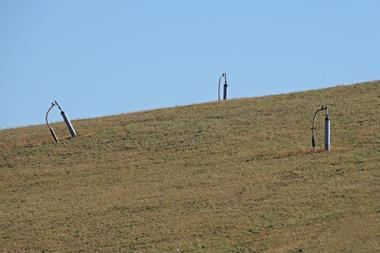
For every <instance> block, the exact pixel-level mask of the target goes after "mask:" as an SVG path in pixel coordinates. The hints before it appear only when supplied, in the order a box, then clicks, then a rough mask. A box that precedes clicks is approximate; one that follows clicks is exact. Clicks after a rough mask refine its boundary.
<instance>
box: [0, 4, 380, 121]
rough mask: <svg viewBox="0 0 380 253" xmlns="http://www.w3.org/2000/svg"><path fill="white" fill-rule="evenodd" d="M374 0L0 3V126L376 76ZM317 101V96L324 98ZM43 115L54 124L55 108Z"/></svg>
mask: <svg viewBox="0 0 380 253" xmlns="http://www.w3.org/2000/svg"><path fill="white" fill-rule="evenodd" d="M379 11H380V1H377V0H372V1H370V0H360V1H359V0H356V1H350V0H319V1H318V0H315V1H314V0H313V1H311V0H310V1H305V0H288V1H282V0H278V1H274V0H265V1H255V0H245V1H243V0H236V1H232V0H191V1H178V0H160V1H156V0H150V1H148V0H138V1H128V0H125V1H115V0H107V1H106V0H104V1H93V0H91V1H90V0H88V1H84V0H81V1H70V0H65V1H63V0H62V1H48V0H35V1H29V0H25V1H21V0H0V128H7V127H16V126H23V125H30V124H40V123H43V122H44V114H45V112H46V110H47V109H48V107H49V106H50V103H51V101H53V100H54V99H56V100H58V102H60V104H61V105H62V107H63V109H65V110H66V111H67V113H68V115H69V116H70V117H71V118H72V119H77V118H88V117H95V116H101V115H110V114H118V113H123V112H131V111H140V110H146V109H150V108H158V107H170V106H175V105H184V104H192V103H199V102H208V101H212V100H215V99H216V98H217V94H216V91H217V81H218V78H219V75H220V74H221V73H222V72H227V74H228V78H229V85H230V89H229V94H230V97H231V98H238V97H252V96H261V95H266V94H274V93H283V92H290V91H298V90H307V89H316V88H322V87H327V86H334V85H338V84H345V83H354V82H359V81H366V80H375V79H380V65H379V59H380V30H379V25H380V17H379ZM322 102H323V101H321V103H322ZM52 120H60V118H59V114H58V113H54V115H52Z"/></svg>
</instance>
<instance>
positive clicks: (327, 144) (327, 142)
mask: <svg viewBox="0 0 380 253" xmlns="http://www.w3.org/2000/svg"><path fill="white" fill-rule="evenodd" d="M321 111H325V112H326V116H325V151H330V149H331V144H330V116H329V109H328V108H327V106H323V105H322V106H321V108H320V109H318V110H317V111H316V112H315V113H314V116H313V123H312V127H311V146H312V148H313V149H314V148H315V146H316V128H315V119H316V117H317V114H318V113H319V112H321Z"/></svg>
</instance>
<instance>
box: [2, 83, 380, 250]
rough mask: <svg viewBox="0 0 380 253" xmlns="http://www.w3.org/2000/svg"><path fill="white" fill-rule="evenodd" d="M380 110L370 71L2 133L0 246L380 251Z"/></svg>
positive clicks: (379, 85) (379, 88) (378, 93)
mask: <svg viewBox="0 0 380 253" xmlns="http://www.w3.org/2000/svg"><path fill="white" fill-rule="evenodd" d="M320 104H328V105H329V106H330V113H331V120H332V122H331V123H332V126H331V127H332V128H331V129H332V138H331V139H332V145H333V148H334V149H333V152H330V153H326V152H315V151H312V150H311V149H310V148H309V145H310V143H309V142H310V120H311V117H312V115H313V113H314V111H315V110H316V109H317V108H318V107H319V106H320ZM379 115H380V82H373V83H366V84H360V85H353V86H342V87H335V88H331V89H325V90H317V91H309V92H302V93H294V94H285V95H279V96H269V97H261V98H253V99H239V100H230V101H227V102H222V103H208V104H201V105H195V106H185V107H175V108H170V109H163V110H154V111H147V112H140V113H133V114H124V115H117V116H112V117H104V118H96V119H89V120H78V121H74V126H75V127H76V130H77V132H78V137H77V138H75V139H65V137H67V136H68V134H67V133H66V129H65V128H64V126H63V124H55V125H54V127H55V128H56V132H57V134H58V135H59V137H61V138H63V140H62V141H61V142H60V143H59V144H54V143H53V142H52V140H51V137H50V136H49V132H48V130H47V129H46V126H32V127H26V128H17V129H7V130H2V131H0V151H1V152H0V251H2V252H95V251H100V252H379V251H380V245H379V242H380V219H379V218H380V202H379V199H380V184H379V176H380V172H379V171H380V170H379V169H380V168H379V167H380V135H379V132H380V131H379V130H380V117H379ZM318 124H320V125H319V126H318V127H319V129H323V126H322V124H323V119H319V121H318ZM318 138H319V139H318V141H320V140H322V136H321V131H320V132H319V133H318ZM319 145H322V143H319Z"/></svg>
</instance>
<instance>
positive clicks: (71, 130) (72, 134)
mask: <svg viewBox="0 0 380 253" xmlns="http://www.w3.org/2000/svg"><path fill="white" fill-rule="evenodd" d="M54 106H57V107H58V109H59V110H60V111H61V116H62V118H63V121H64V122H65V124H66V127H67V129H68V130H69V132H70V134H71V137H73V138H74V137H75V136H77V133H76V132H75V129H74V127H73V125H72V124H71V121H70V120H69V118H68V116H67V114H66V113H65V112H64V111H63V110H62V108H61V107H60V106H59V104H58V102H57V101H55V100H54V102H53V103H51V106H50V108H49V110H48V111H47V112H46V115H45V121H46V125H47V126H48V128H49V130H50V133H51V135H52V136H53V139H54V141H55V142H58V138H57V135H56V134H55V132H54V129H53V128H52V127H51V125H50V124H49V121H48V115H49V112H50V110H51V109H53V107H54Z"/></svg>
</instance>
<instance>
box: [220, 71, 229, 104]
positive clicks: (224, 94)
mask: <svg viewBox="0 0 380 253" xmlns="http://www.w3.org/2000/svg"><path fill="white" fill-rule="evenodd" d="M222 79H224V86H223V100H226V99H227V87H228V85H227V74H226V73H222V75H221V76H220V77H219V83H218V101H220V83H221V82H222Z"/></svg>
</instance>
